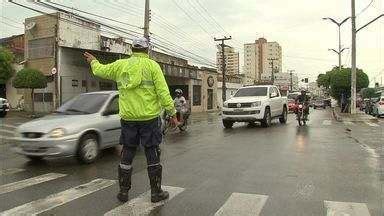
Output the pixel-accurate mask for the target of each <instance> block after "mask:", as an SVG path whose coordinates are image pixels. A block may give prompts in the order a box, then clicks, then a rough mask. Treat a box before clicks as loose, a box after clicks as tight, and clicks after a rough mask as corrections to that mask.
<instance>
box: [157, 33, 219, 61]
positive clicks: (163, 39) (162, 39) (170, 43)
mask: <svg viewBox="0 0 384 216" xmlns="http://www.w3.org/2000/svg"><path fill="white" fill-rule="evenodd" d="M153 35H154V36H157V37H159V38H160V39H157V38H154V39H157V40H158V41H163V42H165V43H168V44H169V45H173V46H175V47H178V48H179V49H182V50H183V51H184V52H187V53H189V54H191V55H194V56H196V57H198V58H200V59H202V60H204V61H205V62H206V63H209V64H215V63H213V62H211V60H210V59H207V58H205V57H202V56H200V55H197V54H194V53H192V52H190V51H188V50H186V49H184V48H183V47H181V46H178V45H176V44H174V43H172V42H170V41H169V40H167V39H165V38H163V37H161V36H159V35H156V34H153Z"/></svg>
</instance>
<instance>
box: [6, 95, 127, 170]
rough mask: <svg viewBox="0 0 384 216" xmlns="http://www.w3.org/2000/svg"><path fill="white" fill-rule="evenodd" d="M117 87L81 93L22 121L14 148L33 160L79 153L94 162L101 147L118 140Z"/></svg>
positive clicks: (109, 145) (79, 156) (116, 142)
mask: <svg viewBox="0 0 384 216" xmlns="http://www.w3.org/2000/svg"><path fill="white" fill-rule="evenodd" d="M118 98H119V95H118V93H117V91H106V92H93V93H85V94H80V95H78V96H77V97H75V98H73V99H72V100H70V101H68V102H67V103H65V104H64V105H62V106H61V107H60V108H59V109H58V110H57V111H56V112H55V113H53V114H50V115H48V116H45V117H43V118H40V119H36V120H33V121H30V122H27V123H25V124H22V125H20V126H19V127H18V128H17V130H16V134H17V138H16V144H15V146H14V148H13V149H14V151H15V152H17V153H19V154H22V155H25V156H26V157H28V158H29V159H31V160H40V159H42V158H44V157H68V156H76V157H77V158H78V159H79V161H81V162H83V163H92V162H93V161H95V160H96V159H97V157H98V155H99V152H100V150H102V149H105V148H109V147H114V146H116V145H118V144H119V137H120V131H121V126H120V117H119V115H118V112H119V103H118Z"/></svg>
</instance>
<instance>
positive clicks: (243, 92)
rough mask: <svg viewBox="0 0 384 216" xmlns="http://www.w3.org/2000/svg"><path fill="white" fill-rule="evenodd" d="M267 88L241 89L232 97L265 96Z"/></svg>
mask: <svg viewBox="0 0 384 216" xmlns="http://www.w3.org/2000/svg"><path fill="white" fill-rule="evenodd" d="M267 90H268V88H267V87H255V88H243V89H239V91H237V92H236V94H235V96H234V97H249V96H267Z"/></svg>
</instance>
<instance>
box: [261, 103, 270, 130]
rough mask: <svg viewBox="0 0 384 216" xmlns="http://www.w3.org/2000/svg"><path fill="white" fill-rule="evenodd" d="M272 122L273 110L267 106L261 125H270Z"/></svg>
mask: <svg viewBox="0 0 384 216" xmlns="http://www.w3.org/2000/svg"><path fill="white" fill-rule="evenodd" d="M271 123H272V116H271V110H270V109H269V108H265V112H264V118H263V120H262V121H261V126H263V127H270V126H271Z"/></svg>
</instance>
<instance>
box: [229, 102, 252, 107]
mask: <svg viewBox="0 0 384 216" xmlns="http://www.w3.org/2000/svg"><path fill="white" fill-rule="evenodd" d="M237 104H238V103H229V104H228V108H249V107H251V105H252V103H240V104H241V107H238V106H237Z"/></svg>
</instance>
